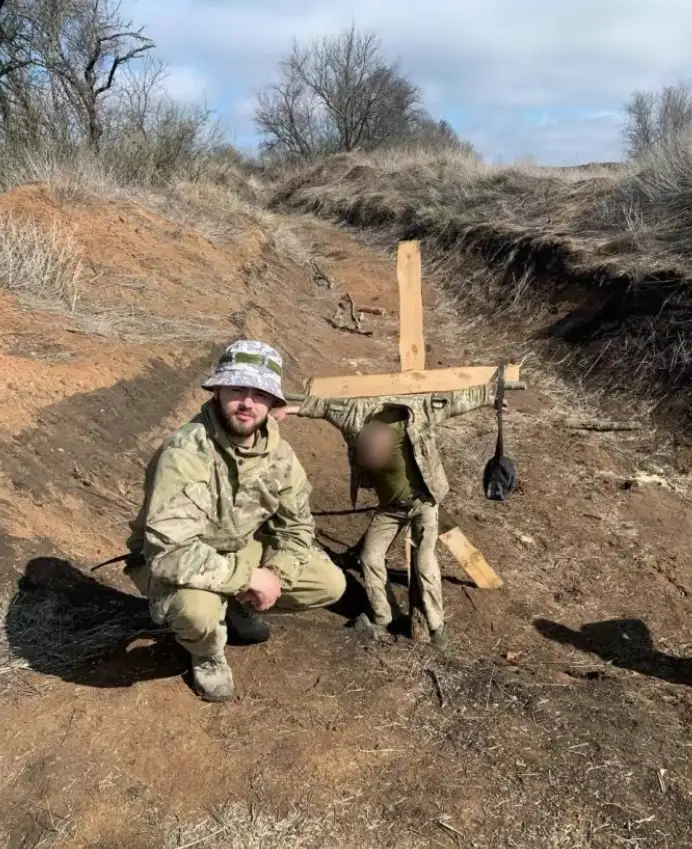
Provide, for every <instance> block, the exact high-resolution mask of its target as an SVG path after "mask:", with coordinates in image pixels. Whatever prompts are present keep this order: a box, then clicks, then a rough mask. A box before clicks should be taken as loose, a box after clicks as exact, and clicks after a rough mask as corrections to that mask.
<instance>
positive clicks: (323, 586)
mask: <svg viewBox="0 0 692 849" xmlns="http://www.w3.org/2000/svg"><path fill="white" fill-rule="evenodd" d="M345 592H346V576H345V575H344V573H343V572H342V571H341V569H339V567H338V566H336V565H335V564H334V563H333V562H332V560H331V559H330V558H329V556H328V555H327V554H326V553H324V552H322V551H321V550H319V549H313V551H312V554H311V557H310V559H309V561H308V562H307V563H306V565H305V570H304V572H303V574H302V576H301V577H300V578H299V579H298V582H297V584H296V585H295V586H294V587H292V588H291V589H290V590H287V591H286V592H284V593H282V594H281V596H280V597H279V601H278V602H277V609H278V610H282V609H283V610H308V609H310V608H312V607H329V606H330V605H332V604H335V603H336V602H337V601H339V599H340V598H341V596H342V595H343V594H344V593H345Z"/></svg>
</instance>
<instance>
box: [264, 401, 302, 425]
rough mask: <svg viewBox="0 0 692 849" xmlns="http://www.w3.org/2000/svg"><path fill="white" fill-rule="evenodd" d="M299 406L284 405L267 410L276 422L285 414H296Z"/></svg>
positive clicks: (282, 418)
mask: <svg viewBox="0 0 692 849" xmlns="http://www.w3.org/2000/svg"><path fill="white" fill-rule="evenodd" d="M299 410H300V406H298V405H297V404H292V405H284V406H283V407H275V408H274V409H273V410H271V411H270V412H269V415H270V416H271V417H272V418H273V419H275V420H276V421H277V422H282V421H283V420H284V419H285V418H286V416H297V415H298V411H299Z"/></svg>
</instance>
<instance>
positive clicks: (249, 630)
mask: <svg viewBox="0 0 692 849" xmlns="http://www.w3.org/2000/svg"><path fill="white" fill-rule="evenodd" d="M226 624H227V625H228V634H229V636H230V637H231V638H232V639H233V641H234V642H236V641H237V642H239V643H242V644H244V645H252V644H253V643H264V642H266V641H267V640H268V639H269V635H270V630H269V624H268V623H267V622H265V620H264V619H262V617H261V616H260V615H259V614H258V613H256V612H255V611H254V610H253V609H252V608H251V607H250V606H248V605H244V604H240V602H237V601H236V600H235V599H234V598H229V599H228V610H227V612H226Z"/></svg>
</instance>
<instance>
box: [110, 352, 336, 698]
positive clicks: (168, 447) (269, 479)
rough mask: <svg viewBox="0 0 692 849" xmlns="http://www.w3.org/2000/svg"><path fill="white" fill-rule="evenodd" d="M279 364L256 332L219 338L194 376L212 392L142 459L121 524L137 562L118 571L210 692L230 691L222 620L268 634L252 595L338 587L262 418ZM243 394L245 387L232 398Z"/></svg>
mask: <svg viewBox="0 0 692 849" xmlns="http://www.w3.org/2000/svg"><path fill="white" fill-rule="evenodd" d="M281 372H282V360H281V357H280V356H279V354H278V352H277V351H275V350H274V349H273V348H270V347H269V346H267V345H264V344H263V343H260V342H254V341H241V342H237V343H235V344H234V345H231V346H229V348H227V350H226V353H225V354H224V356H223V357H222V358H221V360H220V362H219V364H218V366H217V368H216V370H215V372H214V374H213V376H212V377H211V378H210V379H209V380H208V381H207V382H206V383H204V384H203V386H204V388H205V389H208V390H211V391H212V392H214V397H213V398H212V399H211V400H209V401H208V402H207V403H205V404H204V406H203V407H202V409H201V410H200V412H199V413H198V414H197V415H196V416H195V417H194V418H193V419H192V420H191V421H190V422H188V423H187V424H185V425H183V427H181V428H180V429H179V430H178V431H176V432H175V433H174V434H173V435H172V436H170V437H168V439H166V440H165V441H164V443H163V445H162V446H161V448H160V449H159V450H158V451H157V452H156V454H155V455H154V457H153V458H152V461H151V463H150V464H149V467H148V469H147V472H146V478H145V497H144V502H143V504H142V507H141V509H140V511H139V514H138V516H137V518H136V519H135V520H134V521H133V522H132V523H131V527H132V534H131V536H130V538H129V540H128V543H127V545H128V548H129V549H130V551H131V552H135V553H137V552H141V553H142V554H143V559H144V560H145V565H142V566H140V567H139V568H137V569H134V570H128V571H129V572H130V576H131V577H132V580H133V581H134V582H135V584H136V585H137V586H138V587H139V589H140V590H141V591H142V592H143V593H144V594H146V595H147V596H148V598H149V604H150V610H151V615H152V617H153V619H154V620H155V621H156V622H157V623H161V624H163V623H165V624H167V625H168V626H169V627H170V628H171V629H172V631H173V632H174V634H175V636H176V638H177V640H178V642H180V643H181V644H182V645H183V646H184V647H185V648H186V649H187V650H188V651H189V653H190V654H191V656H192V663H193V678H194V682H195V685H196V687H197V689H198V691H199V692H200V694H201V695H202V696H204V697H205V698H208V699H212V700H223V699H228V698H230V697H231V696H232V693H233V678H232V674H231V671H230V669H229V667H228V664H227V662H226V658H225V653H224V647H225V645H226V639H227V627H226V620H228V624H230V625H231V627H232V629H233V630H235V631H236V633H237V634H239V635H241V636H243V635H244V636H245V637H246V638H249V639H250V640H251V641H255V642H256V641H260V640H263V639H267V637H268V636H269V629H268V626H267V625H266V623H264V622H263V621H262V620H260V619H259V617H257V615H256V614H255V613H254V611H253V605H254V606H259V608H260V609H266V607H263V606H262V604H260V602H261V601H262V599H265V598H269V599H270V600H272V599H273V600H272V605H273V604H274V603H275V606H276V609H277V610H305V609H308V608H312V607H320V606H326V605H329V604H332V603H334V602H335V601H337V600H338V599H339V598H340V597H341V595H342V594H343V592H344V590H345V579H344V575H343V573H342V572H341V571H340V570H339V569H338V568H337V567H336V566H335V565H334V564H333V563H332V561H331V560H330V559H329V558H328V556H327V555H326V554H325V553H324V552H323V551H322V550H321V549H319V548H318V547H317V546H316V545H315V527H314V520H313V518H312V515H311V512H310V503H309V500H310V493H311V487H310V484H309V483H308V480H307V477H306V475H305V471H304V470H303V467H302V466H301V464H300V462H299V460H298V458H297V457H296V455H295V453H294V452H293V449H292V448H291V447H290V445H289V444H288V443H287V442H285V441H284V440H283V439H281V437H280V435H279V426H278V424H277V422H276V421H274V420H273V419H272V418H271V417H266V410H267V409H271V408H272V406H279V407H280V406H282V405H285V403H286V401H285V398H284V395H283V391H282V389H281ZM244 395H248V396H251V397H248V398H246V399H245V400H238V399H242V397H243V396H244ZM228 399H233V400H232V403H231V401H229V400H228ZM253 399H254V400H253ZM229 404H230V406H229ZM224 405H226V406H224ZM258 411H259V412H258ZM253 417H254V418H253ZM234 428H235V430H234ZM240 431H243V432H244V436H242V434H240ZM241 436H242V438H241ZM267 573H269V574H267ZM267 587H268V588H269V589H266V588H267ZM278 590H280V595H278V597H276V594H277V591H278ZM272 605H270V606H272Z"/></svg>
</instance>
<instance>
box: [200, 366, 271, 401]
mask: <svg viewBox="0 0 692 849" xmlns="http://www.w3.org/2000/svg"><path fill="white" fill-rule="evenodd" d="M222 386H244V387H248V388H249V389H258V390H259V391H260V392H264V393H265V394H266V395H270V396H271V397H272V398H273V399H274V401H275V402H276V404H277V405H278V406H282V407H284V406H286V404H288V401H287V400H286V398H285V397H284V394H283V391H282V389H281V383H280V381H279V380H278V379H277V380H269V379H267V378H266V377H265V376H264V375H259V374H256V373H254V372H253V371H252V370H250V369H242V370H240V369H225V370H224V371H221V372H218V373H217V374H215V375H213V376H212V377H210V378H209V380H206V381H205V382H204V383H203V384H202V389H206V390H207V392H213V391H214V389H217V388H220V387H222Z"/></svg>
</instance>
